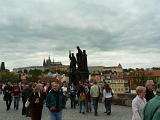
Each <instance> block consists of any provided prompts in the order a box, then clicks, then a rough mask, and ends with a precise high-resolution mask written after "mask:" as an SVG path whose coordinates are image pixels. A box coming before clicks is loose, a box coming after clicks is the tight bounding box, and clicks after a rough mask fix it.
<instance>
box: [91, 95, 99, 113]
mask: <svg viewBox="0 0 160 120" xmlns="http://www.w3.org/2000/svg"><path fill="white" fill-rule="evenodd" d="M92 100H93V108H94V112H95V114H97V110H98V97H93V98H92Z"/></svg>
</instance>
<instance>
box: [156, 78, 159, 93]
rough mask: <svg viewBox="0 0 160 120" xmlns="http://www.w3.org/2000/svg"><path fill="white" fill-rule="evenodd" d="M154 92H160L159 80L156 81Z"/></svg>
mask: <svg viewBox="0 0 160 120" xmlns="http://www.w3.org/2000/svg"><path fill="white" fill-rule="evenodd" d="M156 92H160V81H159V82H157V89H156Z"/></svg>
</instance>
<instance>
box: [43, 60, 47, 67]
mask: <svg viewBox="0 0 160 120" xmlns="http://www.w3.org/2000/svg"><path fill="white" fill-rule="evenodd" d="M45 65H46V60H45V58H44V60H43V66H45Z"/></svg>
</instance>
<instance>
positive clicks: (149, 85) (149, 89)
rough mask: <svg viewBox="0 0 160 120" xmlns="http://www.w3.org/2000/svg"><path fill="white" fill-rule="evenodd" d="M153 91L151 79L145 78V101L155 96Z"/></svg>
mask: <svg viewBox="0 0 160 120" xmlns="http://www.w3.org/2000/svg"><path fill="white" fill-rule="evenodd" d="M153 91H154V82H153V80H147V82H146V95H145V98H146V100H147V102H148V101H149V100H150V99H152V98H153V97H154V96H155V94H154V92H153Z"/></svg>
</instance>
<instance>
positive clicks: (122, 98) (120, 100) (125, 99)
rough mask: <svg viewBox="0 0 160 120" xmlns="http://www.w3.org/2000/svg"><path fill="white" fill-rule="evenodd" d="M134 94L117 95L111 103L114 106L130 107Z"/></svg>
mask: <svg viewBox="0 0 160 120" xmlns="http://www.w3.org/2000/svg"><path fill="white" fill-rule="evenodd" d="M135 96H136V94H131V93H118V94H117V97H116V99H115V100H114V101H113V104H115V105H123V106H131V105H132V100H133V99H134V97H135Z"/></svg>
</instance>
